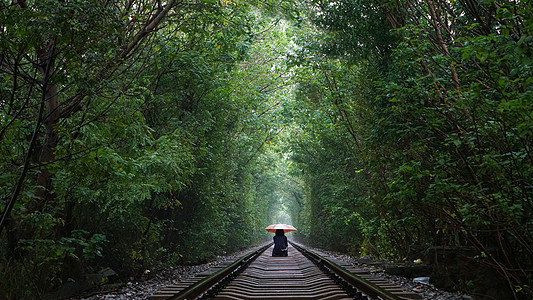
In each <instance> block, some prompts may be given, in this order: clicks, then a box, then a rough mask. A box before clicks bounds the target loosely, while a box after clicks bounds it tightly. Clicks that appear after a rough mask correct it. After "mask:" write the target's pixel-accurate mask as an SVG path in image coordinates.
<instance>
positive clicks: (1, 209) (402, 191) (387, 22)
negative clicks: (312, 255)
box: [0, 0, 533, 299]
mask: <svg viewBox="0 0 533 300" xmlns="http://www.w3.org/2000/svg"><path fill="white" fill-rule="evenodd" d="M532 146H533V3H532V2H531V1H529V0H528V1H519V0H515V1H513V0H500V1H490V0H447V1H445V0H404V1H395V0H339V1H325V0H324V1H321V0H307V1H289V0H286V1H280V0H267V1H260V0H255V1H244V0H194V1H182V0H165V1H150V0H127V1H114V0H106V1H103V0H61V1H57V0H40V1H34V0H2V1H1V2H0V213H1V215H0V217H1V219H0V241H1V243H0V262H1V263H0V278H1V280H0V298H2V299H23V298H24V299H33V298H46V297H47V295H50V293H52V292H53V291H54V290H57V289H58V288H59V287H60V286H61V285H62V284H64V283H66V282H71V281H76V280H79V279H80V278H82V277H83V276H84V275H85V274H88V273H94V272H97V271H98V270H100V269H102V268H105V267H111V268H112V269H113V270H115V271H117V273H119V275H120V276H141V275H142V274H143V272H144V271H145V270H147V269H157V268H165V267H168V266H172V265H183V264H196V263H201V262H206V261H209V260H211V259H213V258H214V257H216V256H217V255H221V254H225V253H231V252H234V251H237V250H240V249H243V248H246V247H250V246H252V245H257V244H259V243H262V242H264V241H265V240H267V239H268V238H270V237H271V235H269V234H268V233H267V232H265V231H264V227H265V226H267V225H269V224H271V223H274V222H287V223H292V224H293V225H294V226H296V227H297V228H298V236H297V238H298V239H300V240H301V241H302V242H304V243H307V244H309V245H311V246H315V247H320V248H324V249H329V250H334V251H339V252H342V253H348V254H351V255H371V256H373V257H375V258H385V259H391V260H397V261H402V260H407V261H409V260H412V259H416V258H423V260H424V262H425V263H427V264H430V265H432V266H433V267H434V270H435V271H434V272H435V273H441V274H449V275H450V277H453V278H451V279H450V278H449V279H448V281H451V283H449V286H451V287H453V288H454V289H456V290H459V291H461V292H465V293H470V294H472V295H474V296H478V297H479V298H481V299H501V298H498V297H502V295H494V294H491V293H492V292H493V291H491V290H490V289H488V288H483V287H487V286H491V285H492V286H493V287H503V289H504V290H505V291H506V292H505V293H506V294H505V297H509V298H510V299H531V297H533V271H532V270H533V165H532V164H533V159H532V152H531V151H532V150H533V149H532ZM451 254H453V257H452V255H451ZM448 264H454V265H461V266H462V267H463V268H467V269H468V272H467V274H464V273H461V272H455V270H451V269H449V268H448V267H447V265H448ZM454 272H455V273H454Z"/></svg>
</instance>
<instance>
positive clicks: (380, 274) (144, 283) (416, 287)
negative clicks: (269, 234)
mask: <svg viewBox="0 0 533 300" xmlns="http://www.w3.org/2000/svg"><path fill="white" fill-rule="evenodd" d="M249 251H250V249H248V250H244V251H240V252H237V253H233V254H231V255H226V256H220V257H218V258H217V259H216V260H214V261H212V262H209V263H206V264H201V265H196V266H179V267H175V268H169V269H166V270H159V271H151V272H150V273H149V274H151V275H150V276H149V277H147V278H145V279H140V280H133V279H132V280H130V281H128V282H127V283H125V284H122V285H121V286H118V287H111V286H107V287H103V289H102V290H101V291H98V292H93V293H92V294H90V295H86V296H85V297H78V298H75V299H86V300H111V299H114V300H129V299H147V298H148V297H149V296H150V295H152V294H153V293H154V292H156V291H158V290H161V289H162V288H163V287H165V286H167V285H170V284H173V283H176V282H178V281H183V280H185V279H188V278H193V277H195V275H197V274H200V273H202V272H204V271H206V270H208V269H209V268H212V267H214V266H217V265H221V264H224V263H228V262H230V261H233V260H236V259H237V258H239V257H241V256H242V255H244V254H245V253H248V252H249ZM313 251H316V252H317V253H319V254H325V255H327V256H330V257H334V258H336V259H338V260H341V261H343V262H346V263H349V264H351V265H353V266H356V267H358V268H362V269H367V270H368V271H369V272H370V273H371V274H372V275H373V276H375V277H376V278H380V279H385V280H388V281H390V282H391V283H394V284H397V285H401V286H402V287H403V288H404V289H405V290H406V291H414V292H416V293H418V294H419V295H421V296H422V297H423V299H427V300H471V299H474V298H472V297H470V296H466V295H459V294H457V293H451V292H446V291H443V290H440V289H438V288H437V287H435V286H433V285H431V284H419V283H414V282H413V280H411V279H409V278H405V277H401V276H395V275H390V274H387V273H385V272H384V271H383V268H381V267H380V263H379V262H373V261H369V260H367V259H360V258H356V257H351V256H347V255H343V254H338V253H334V252H326V251H321V250H319V249H313ZM387 264H389V265H390V262H387ZM73 299H74V298H73Z"/></svg>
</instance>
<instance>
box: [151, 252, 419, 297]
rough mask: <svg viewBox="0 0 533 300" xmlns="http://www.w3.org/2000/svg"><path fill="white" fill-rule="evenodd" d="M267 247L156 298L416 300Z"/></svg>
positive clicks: (309, 257)
mask: <svg viewBox="0 0 533 300" xmlns="http://www.w3.org/2000/svg"><path fill="white" fill-rule="evenodd" d="M271 247H272V244H269V245H266V246H263V247H260V248H258V249H256V250H254V251H251V252H249V253H247V254H246V255H244V256H242V257H241V258H239V259H238V260H236V261H235V262H232V263H228V264H226V265H222V266H217V267H215V268H212V269H210V270H208V271H206V272H202V273H200V274H198V275H197V276H195V278H192V279H187V280H184V281H182V282H179V283H178V284H174V285H170V286H167V287H166V288H164V289H162V290H160V291H158V292H156V293H154V294H153V295H152V296H151V297H150V298H149V299H150V300H162V299H169V300H170V299H228V300H233V299H361V300H373V299H382V300H411V299H421V297H420V296H419V295H418V294H416V293H412V292H406V291H404V290H403V289H402V288H401V286H398V285H393V284H391V283H389V282H388V281H384V280H379V279H374V278H373V277H372V276H371V274H370V273H369V272H367V271H364V270H361V269H358V268H355V267H353V266H351V265H347V264H345V263H343V262H341V261H338V260H336V259H335V258H332V257H328V256H326V255H324V254H322V253H321V254H322V255H319V254H317V253H315V252H313V251H309V250H307V249H305V248H304V247H302V246H301V245H298V244H294V243H291V245H290V246H289V256H288V257H272V256H271Z"/></svg>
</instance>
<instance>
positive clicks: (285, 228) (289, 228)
mask: <svg viewBox="0 0 533 300" xmlns="http://www.w3.org/2000/svg"><path fill="white" fill-rule="evenodd" d="M265 229H266V231H268V232H273V233H276V230H277V229H283V232H285V233H287V232H291V231H296V228H294V226H292V225H287V224H272V225H268V226H267V227H266V228H265Z"/></svg>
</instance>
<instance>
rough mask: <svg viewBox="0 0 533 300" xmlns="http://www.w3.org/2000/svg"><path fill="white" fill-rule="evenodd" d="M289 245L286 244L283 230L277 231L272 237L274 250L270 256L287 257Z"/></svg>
mask: <svg viewBox="0 0 533 300" xmlns="http://www.w3.org/2000/svg"><path fill="white" fill-rule="evenodd" d="M288 247H289V244H288V242H287V237H286V236H285V232H284V231H283V229H277V230H276V235H275V236H274V249H272V256H277V257H281V256H288V253H289V251H288V249H287V248H288Z"/></svg>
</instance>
